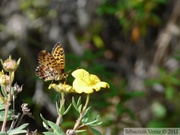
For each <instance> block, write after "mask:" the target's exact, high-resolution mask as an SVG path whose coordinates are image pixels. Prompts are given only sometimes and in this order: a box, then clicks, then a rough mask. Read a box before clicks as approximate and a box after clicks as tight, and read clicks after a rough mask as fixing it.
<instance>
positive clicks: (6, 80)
mask: <svg viewBox="0 0 180 135" xmlns="http://www.w3.org/2000/svg"><path fill="white" fill-rule="evenodd" d="M9 84H10V76H8V75H4V74H0V85H3V86H7V85H9Z"/></svg>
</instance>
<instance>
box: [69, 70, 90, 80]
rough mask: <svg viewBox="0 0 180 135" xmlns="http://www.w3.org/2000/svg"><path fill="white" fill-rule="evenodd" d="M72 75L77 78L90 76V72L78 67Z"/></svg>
mask: <svg viewBox="0 0 180 135" xmlns="http://www.w3.org/2000/svg"><path fill="white" fill-rule="evenodd" d="M72 76H73V77H74V78H76V79H82V78H83V77H84V76H89V73H88V72H87V71H86V70H84V69H77V70H75V71H74V72H72Z"/></svg>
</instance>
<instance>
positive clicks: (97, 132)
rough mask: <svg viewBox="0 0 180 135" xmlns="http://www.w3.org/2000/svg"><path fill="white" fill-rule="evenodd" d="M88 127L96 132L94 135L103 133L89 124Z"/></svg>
mask: <svg viewBox="0 0 180 135" xmlns="http://www.w3.org/2000/svg"><path fill="white" fill-rule="evenodd" d="M88 127H89V129H90V130H91V131H92V132H93V133H94V135H102V134H101V132H99V131H98V130H97V129H95V128H93V127H90V126H88Z"/></svg>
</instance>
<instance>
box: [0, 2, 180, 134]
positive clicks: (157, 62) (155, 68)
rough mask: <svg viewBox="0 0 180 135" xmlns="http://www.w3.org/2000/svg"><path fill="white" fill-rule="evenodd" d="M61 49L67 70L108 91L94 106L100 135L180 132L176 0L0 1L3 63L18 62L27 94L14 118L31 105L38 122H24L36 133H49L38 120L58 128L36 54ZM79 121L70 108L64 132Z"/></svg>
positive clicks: (52, 93)
mask: <svg viewBox="0 0 180 135" xmlns="http://www.w3.org/2000/svg"><path fill="white" fill-rule="evenodd" d="M56 42H61V44H62V46H63V48H64V50H65V55H66V69H65V71H69V70H71V71H73V70H75V69H77V68H80V67H82V68H84V69H86V70H87V71H89V72H90V73H92V74H96V75H98V76H99V77H100V78H101V80H103V81H106V82H108V83H109V84H110V89H103V90H101V91H100V92H97V93H93V94H92V95H91V99H90V103H89V105H90V106H91V107H92V117H95V116H97V115H98V114H99V115H100V117H101V120H102V121H103V124H102V125H101V126H100V127H98V130H99V131H101V132H102V134H104V135H105V134H106V135H120V134H121V131H123V128H124V127H179V126H180V116H179V114H180V106H179V102H180V93H179V89H180V80H179V78H180V67H179V65H180V1H179V0H98V1H97V0H73V1H72V0H43V1H42V0H8V1H7V0H1V1H0V58H1V59H3V60H5V59H7V58H8V57H9V55H11V56H12V58H13V59H16V60H17V59H18V58H21V64H20V66H19V68H18V70H17V71H16V75H15V82H17V83H18V84H19V85H23V91H22V92H21V93H20V94H19V96H18V97H17V100H16V106H17V109H16V111H17V112H18V110H19V111H20V110H21V108H20V106H21V104H22V103H24V102H25V103H28V104H29V108H30V109H31V111H32V114H33V116H34V119H31V118H28V117H25V119H24V122H28V123H30V125H29V127H28V128H29V130H36V129H37V130H38V132H39V133H41V132H43V131H45V129H44V128H43V126H42V120H41V118H40V116H39V114H40V113H41V114H42V115H43V116H44V117H45V118H46V119H48V120H52V121H54V122H55V120H56V117H57V113H56V109H55V106H54V104H55V102H56V100H57V99H58V96H57V93H56V92H55V91H53V90H49V89H48V85H49V84H50V83H51V82H43V81H42V80H40V79H39V78H38V77H36V76H35V73H34V71H35V69H36V67H37V65H38V61H37V55H38V53H39V52H40V51H41V50H43V49H45V50H47V51H49V52H51V49H52V48H53V46H54V44H55V43H56ZM72 79H73V78H72V77H71V76H70V77H69V78H68V83H69V84H71V83H72ZM15 82H14V83H15ZM73 96H75V97H78V95H73ZM82 96H84V95H83V94H82ZM71 97H72V95H71V94H70V95H67V96H66V101H67V102H71ZM67 104H68V103H67ZM75 116H76V113H75V110H74V109H73V108H71V110H70V113H69V114H68V116H65V118H64V124H63V128H69V127H71V126H72V125H73V124H74V122H75V120H76V117H75Z"/></svg>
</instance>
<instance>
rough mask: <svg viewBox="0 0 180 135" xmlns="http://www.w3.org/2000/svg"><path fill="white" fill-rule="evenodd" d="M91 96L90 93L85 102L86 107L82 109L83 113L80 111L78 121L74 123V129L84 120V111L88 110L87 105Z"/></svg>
mask: <svg viewBox="0 0 180 135" xmlns="http://www.w3.org/2000/svg"><path fill="white" fill-rule="evenodd" d="M89 98H90V95H89V94H88V95H87V97H86V103H85V105H84V107H83V109H82V111H81V113H80V116H79V118H78V119H77V121H76V123H75V125H74V128H73V130H74V131H75V130H76V129H78V128H79V125H80V123H81V120H82V118H83V116H84V113H85V111H86V108H87V105H88V103H89Z"/></svg>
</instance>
